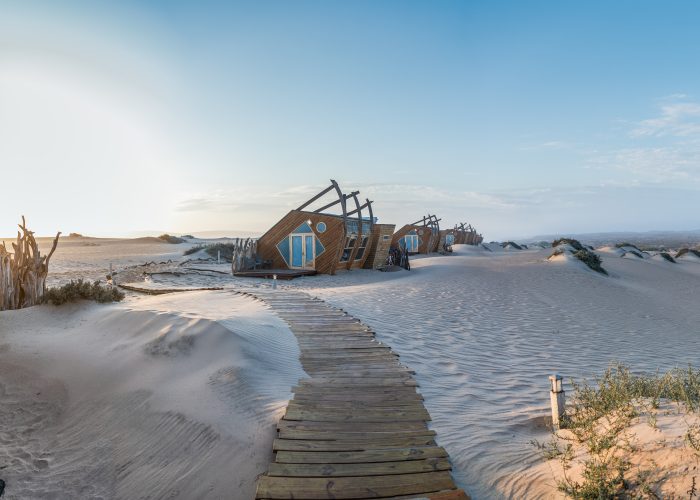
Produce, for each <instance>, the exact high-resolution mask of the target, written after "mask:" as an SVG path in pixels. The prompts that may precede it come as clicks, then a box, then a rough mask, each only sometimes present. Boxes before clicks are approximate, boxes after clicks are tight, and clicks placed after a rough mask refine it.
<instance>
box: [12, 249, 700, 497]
mask: <svg viewBox="0 0 700 500" xmlns="http://www.w3.org/2000/svg"><path fill="white" fill-rule="evenodd" d="M176 247H177V246H176ZM162 248H166V249H168V248H171V247H170V246H169V245H164V246H163V247H162ZM454 248H455V253H454V254H453V255H448V256H421V257H416V258H413V259H412V266H413V270H412V271H410V272H406V271H400V272H395V273H380V272H376V271H362V270H360V271H352V272H349V273H342V274H339V275H337V276H315V277H309V278H301V279H298V280H294V281H292V282H289V283H280V287H292V288H300V289H304V290H307V291H310V292H312V293H314V294H316V295H318V296H321V297H322V298H325V299H326V300H328V301H329V302H331V303H333V304H335V305H338V306H341V307H343V308H345V309H346V310H348V311H349V312H350V313H351V314H353V315H355V316H357V317H359V318H361V319H363V320H364V321H365V322H367V323H368V324H369V325H371V326H372V327H374V329H375V331H376V332H377V335H378V337H379V338H380V339H381V340H383V341H385V342H387V343H388V344H389V345H391V346H392V347H393V348H394V349H395V350H396V351H398V352H399V353H400V354H401V356H402V360H403V362H404V363H406V364H407V365H408V366H410V367H411V368H412V369H414V370H416V371H417V379H418V381H419V382H420V384H421V391H422V392H423V393H424V394H425V397H426V406H427V408H428V410H429V411H430V413H431V415H432V416H433V420H434V421H433V427H434V428H435V429H436V430H437V431H438V441H439V443H440V444H441V445H443V446H445V447H446V448H447V450H448V452H449V453H450V456H451V458H452V461H453V464H454V467H455V470H454V474H455V476H456V479H457V481H458V482H459V484H460V485H461V486H463V487H465V488H466V489H467V490H468V491H469V493H470V494H471V495H473V497H474V498H477V499H479V498H499V497H500V498H557V497H559V496H560V495H559V494H558V493H557V492H556V490H555V486H554V480H553V477H552V474H551V471H550V469H549V467H548V466H544V467H543V464H542V462H541V461H540V456H539V454H538V452H537V451H536V450H535V449H534V448H533V447H532V446H531V445H530V444H529V443H530V440H532V439H538V440H540V441H545V440H547V439H548V436H549V434H548V430H547V429H546V428H545V427H544V426H543V418H542V417H543V416H544V415H546V414H547V412H548V404H549V395H548V381H547V376H548V375H549V374H550V373H552V372H555V371H556V372H559V373H561V374H563V375H564V376H565V377H566V378H569V377H576V378H580V377H590V376H593V375H597V374H599V373H601V372H602V371H603V370H604V368H605V367H606V366H607V365H608V363H609V362H610V361H611V360H619V361H622V362H627V363H629V364H631V365H632V367H633V368H634V369H636V370H648V371H655V370H656V369H657V368H660V369H667V368H671V367H673V366H684V365H686V364H687V363H692V364H693V365H694V366H698V362H697V353H698V352H700V349H699V348H700V336H699V335H698V334H697V332H698V328H697V325H698V324H700V308H698V307H697V296H698V289H699V287H698V285H699V284H700V281H699V279H700V265H699V263H698V262H697V261H696V259H681V260H680V262H679V263H678V264H671V263H667V262H665V261H657V260H656V259H644V260H642V259H638V258H633V259H632V258H630V259H625V258H619V255H616V254H615V252H611V253H610V254H606V253H604V252H602V253H600V255H601V256H602V258H603V266H604V267H605V269H607V270H608V272H609V273H610V276H603V275H600V274H598V273H595V272H593V271H591V270H590V269H588V268H587V267H586V266H585V265H584V264H583V263H581V262H580V261H578V260H577V259H572V258H570V256H564V257H561V258H557V259H553V260H552V261H548V260H547V257H548V256H549V255H550V254H551V252H552V249H543V250H536V249H530V250H524V251H519V252H509V251H504V250H503V249H502V248H500V246H498V245H489V248H490V249H491V251H488V250H487V249H485V248H483V247H469V246H463V245H455V247H454ZM178 251H179V250H178ZM108 257H109V256H108ZM110 258H111V257H110ZM160 258H161V257H160V256H158V257H155V256H154V257H153V260H158V259H160ZM66 259H67V260H70V255H69V254H66ZM149 260H151V257H149ZM94 262H95V263H96V265H98V266H99V265H102V264H100V261H99V259H97V258H96V260H95V261H94ZM212 269H214V267H213V266H212ZM214 270H216V269H214ZM151 279H152V281H153V283H155V286H163V285H168V286H170V285H176V286H188V287H190V286H224V287H227V288H237V287H251V286H260V285H261V284H262V286H270V281H263V280H254V279H237V278H233V277H231V276H226V275H221V274H219V273H207V272H198V274H184V275H172V274H162V275H153V276H152V277H151ZM217 301H221V302H217ZM245 304H246V305H244V303H242V302H240V298H237V297H235V296H232V295H230V292H197V293H187V294H178V295H167V296H162V297H159V298H139V299H136V298H133V297H132V298H130V299H129V302H128V303H127V304H125V305H118V306H86V305H82V306H80V307H72V306H67V308H61V309H55V310H54V309H53V308H50V307H40V308H32V309H29V310H26V311H17V312H11V313H0V344H4V345H9V346H10V347H9V348H8V347H4V348H0V361H2V363H0V373H2V374H3V375H2V376H3V377H6V378H7V380H10V382H2V383H3V384H6V385H7V387H11V388H12V389H11V390H10V391H8V389H5V392H4V393H2V394H3V396H1V397H3V398H5V401H20V402H21V404H19V405H18V406H19V407H21V408H25V409H26V408H35V407H34V406H32V405H30V406H27V404H28V402H29V401H33V400H32V398H33V396H32V395H33V394H35V392H41V394H42V395H46V399H41V400H39V399H38V398H39V396H37V401H36V405H37V406H36V408H37V409H32V410H31V411H30V410H19V409H17V407H13V406H12V405H9V406H8V405H0V412H7V411H8V410H7V408H8V407H12V408H15V410H16V411H15V413H14V414H13V415H14V416H13V417H12V418H13V419H17V421H18V422H19V421H20V420H21V419H25V420H22V422H25V423H22V424H21V425H22V426H32V425H33V426H35V427H36V428H37V429H38V430H37V432H35V433H33V434H29V437H27V436H25V435H24V434H20V435H19V436H15V435H14V434H13V436H8V434H7V433H4V434H0V450H4V451H3V452H4V453H6V454H9V453H10V452H11V453H13V456H15V457H16V456H19V455H17V453H19V454H20V455H21V454H22V453H26V458H22V459H21V460H20V459H18V458H14V459H13V460H14V461H15V462H13V465H12V467H13V469H12V471H14V472H13V474H14V476H13V477H15V478H24V479H22V481H24V483H22V484H25V487H26V488H27V491H33V493H32V495H34V496H35V497H37V496H39V497H40V495H39V494H38V493H37V492H36V489H37V488H40V487H46V488H49V487H55V485H56V484H62V485H63V486H62V487H63V488H65V490H64V491H66V492H71V493H74V492H76V491H78V492H80V495H78V496H87V497H88V498H89V497H90V493H89V491H88V490H83V489H81V488H85V487H86V485H92V486H91V487H92V488H95V489H99V491H96V492H94V493H92V496H93V498H94V497H97V496H98V494H102V493H104V496H105V497H107V498H109V497H110V494H112V495H116V496H117V497H121V498H132V495H135V494H136V492H137V490H140V493H139V494H142V492H144V491H145V492H147V493H149V492H150V493H151V494H152V495H153V496H154V497H158V496H159V495H161V494H167V493H170V491H172V490H169V489H167V488H169V487H170V485H171V483H172V481H175V480H177V483H175V484H174V486H173V488H177V490H178V491H180V495H181V497H182V498H191V497H197V495H198V494H200V493H202V494H203V493H204V492H205V490H204V489H203V488H205V487H206V486H205V485H211V487H212V488H214V489H213V490H212V491H219V492H221V491H225V488H226V487H228V488H229V490H230V485H231V484H232V481H237V480H240V481H242V483H241V485H242V486H241V487H242V488H243V489H240V490H239V492H241V496H240V497H241V498H249V497H250V495H251V494H252V488H253V482H254V476H255V474H257V473H258V472H261V471H262V470H264V468H265V463H266V460H267V459H268V458H269V457H270V449H271V439H272V435H273V422H274V420H275V418H277V417H279V415H280V409H281V407H282V405H283V404H284V401H285V398H287V397H288V396H289V392H288V391H289V387H290V386H291V385H293V384H294V383H295V381H296V379H297V378H298V377H299V376H301V375H302V372H301V369H300V367H299V366H298V362H297V361H296V359H297V351H296V345H295V343H294V341H293V337H291V334H290V333H289V331H288V330H287V329H286V328H285V327H284V326H283V325H282V324H281V323H279V321H278V320H277V319H276V318H275V317H274V316H271V315H270V313H269V312H268V311H266V310H265V309H264V308H263V307H262V306H261V305H260V304H253V305H249V302H245ZM248 307H251V308H253V309H247V308H248ZM129 310H131V312H128V311H129ZM149 311H160V313H159V314H154V313H153V312H149ZM243 319H246V320H249V323H246V325H247V326H245V327H243V328H242V329H237V328H236V327H235V325H236V324H238V322H240V321H242V320H243ZM23 320H26V321H27V324H26V326H25V325H24V324H23V323H22V322H23ZM211 320H216V322H215V323H212V322H211ZM228 321H231V322H232V323H231V324H228V323H227V322H228ZM257 321H262V322H263V327H264V329H266V331H267V332H268V335H266V336H262V337H260V336H259V334H258V333H256V332H258V328H259V326H257V325H256V324H255V322H257ZM172 325H175V326H172ZM265 325H267V326H265ZM222 327H228V329H227V330H224V329H223V328H222ZM200 329H201V331H202V332H206V333H204V334H200ZM230 330H233V331H234V332H236V333H237V334H236V335H231V334H230ZM190 331H191V332H194V333H197V335H196V336H195V337H198V338H201V340H202V341H201V342H195V343H194V345H193V346H190V340H189V338H188V337H186V336H185V337H184V338H182V339H180V338H179V337H181V336H182V335H181V333H178V332H190ZM167 332H169V333H167ZM244 332H249V335H247V336H246V335H244ZM273 332H274V333H273ZM165 333H167V335H166V336H168V335H169V336H170V337H171V338H169V339H167V340H166V341H165V342H163V341H162V340H161V341H157V340H156V338H157V337H158V336H159V335H162V334H165ZM8 349H9V350H8ZM146 352H150V354H146ZM184 352H189V354H184ZM10 364H12V365H14V366H16V365H18V364H21V365H22V366H23V367H25V369H26V370H30V371H31V373H30V374H28V375H26V376H25V375H21V374H20V375H17V374H19V373H20V370H19V369H8V368H5V367H7V366H9V365H10ZM227 367H228V368H230V369H229V370H228V371H227ZM6 373H9V375H8V374H6ZM217 374H219V375H217ZM12 377H15V378H14V379H13V378H12ZM3 380H4V379H3ZM12 380H15V382H11V381H12ZM212 380H218V381H222V380H223V382H212ZM36 387H39V389H37V390H35V388H36ZM203 388H204V389H203ZM224 388H225V389H224ZM18 391H23V394H24V395H22V396H21V397H20V396H12V397H11V398H8V397H7V396H6V394H7V393H11V394H16V393H17V392H18ZM42 397H43V396H42ZM139 398H144V400H145V402H143V401H144V400H142V399H139ZM32 404H33V403H32ZM98 409H99V411H98ZM21 411H25V413H21ZM6 414H7V413H2V418H6V417H5V416H4V415H6ZM34 414H36V415H37V416H36V417H34V416H32V415H34ZM42 415H45V416H42ZM175 415H180V416H181V417H175ZM168 418H170V420H167V419H168ZM42 419H43V420H42ZM179 419H181V420H179ZM258 421H259V422H260V424H258ZM36 422H40V423H36ZM164 422H169V423H167V424H166V423H164ZM159 423H160V424H161V425H162V426H161V427H157V426H158V425H159ZM18 425H19V424H18ZM199 426H201V427H199ZM200 428H201V429H207V431H206V432H205V434H206V435H208V434H207V433H208V432H209V431H210V430H211V432H213V433H215V434H214V435H215V436H216V439H213V440H212V441H206V442H201V443H200V442H197V443H196V444H193V445H192V446H193V447H195V448H196V447H197V446H199V448H198V449H196V450H195V451H194V452H193V451H191V450H189V451H188V450H185V449H182V448H179V447H178V446H180V444H181V441H182V440H185V441H186V442H189V441H188V440H197V439H199V438H197V437H196V436H197V435H198V429H200ZM41 429H47V430H46V431H43V430H41ZM127 431H128V432H127ZM3 432H5V431H3ZM53 435H57V438H56V439H55V440H54V441H52V440H51V436H53ZM152 435H153V436H158V437H153V436H152ZM164 436H165V437H164ZM168 436H177V439H176V440H175V442H171V441H170V440H168V439H166V438H167V437H168ZM127 437H128V439H127ZM115 442H116V443H117V444H114V443H115ZM75 443H79V444H75ZM76 447H77V448H79V449H80V451H79V452H78V451H76ZM151 449H155V452H154V453H155V454H151V453H149V452H148V451H146V450H151ZM8 450H11V451H8ZM17 450H19V452H17ZM173 450H175V451H174V452H173ZM243 450H245V453H244V452H243ZM151 455H152V456H151ZM21 456H24V455H21ZM45 457H49V458H45ZM100 457H102V458H100ZM104 457H111V458H104ZM166 457H167V458H166ZM2 460H3V459H2V458H0V461H2ZM5 460H7V459H5ZM41 460H47V463H46V464H44V463H43V462H40V461H41ZM130 460H131V461H130ZM35 461H38V462H36V463H35ZM222 464H224V465H222ZM0 466H1V464H0ZM0 477H1V478H3V479H7V477H9V473H6V472H4V471H3V470H2V469H0ZM62 478H69V479H68V480H66V481H65V482H61V481H63V479H62ZM190 480H191V481H190ZM190 483H192V484H190ZM11 484H15V483H11ZM32 489H33V490H32ZM86 492H87V493H86ZM110 492H111V493H110ZM207 493H208V491H207ZM244 493H245V494H244ZM8 494H9V495H12V494H14V495H17V493H12V490H11V489H10V487H8ZM69 496H70V495H69ZM210 496H213V497H214V498H216V495H214V494H211V495H210ZM224 497H226V498H229V497H231V494H228V495H224ZM9 498H26V495H19V496H15V497H11V496H10V497H9ZM30 498H31V495H30ZM137 498H138V496H137ZM234 498H235V496H234Z"/></svg>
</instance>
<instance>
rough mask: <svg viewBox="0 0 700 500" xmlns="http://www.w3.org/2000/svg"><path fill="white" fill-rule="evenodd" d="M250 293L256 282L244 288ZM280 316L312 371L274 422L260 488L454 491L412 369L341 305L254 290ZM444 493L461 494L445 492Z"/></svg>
mask: <svg viewBox="0 0 700 500" xmlns="http://www.w3.org/2000/svg"><path fill="white" fill-rule="evenodd" d="M251 295H253V296H255V295H256V292H251ZM257 296H259V297H262V298H263V299H265V300H266V301H267V303H268V304H269V305H271V307H272V308H273V310H275V311H276V312H277V314H278V315H279V316H280V317H281V318H282V319H283V320H284V321H286V322H287V324H288V325H289V326H290V328H291V330H292V332H293V333H294V334H295V335H296V337H297V339H298V343H299V348H300V350H301V355H300V361H301V363H302V366H303V368H304V369H305V370H306V373H307V374H308V375H309V378H304V379H301V380H300V381H299V382H298V383H297V385H296V386H295V387H293V388H292V391H293V392H294V397H293V399H292V400H291V401H290V402H289V404H288V405H287V408H286V411H285V416H284V417H283V418H282V419H281V420H280V421H279V423H278V425H277V429H278V437H277V438H276V439H275V440H274V443H273V450H274V452H275V458H274V460H275V461H274V462H273V463H271V464H270V466H269V469H268V473H267V474H266V475H264V476H261V477H260V478H259V480H258V491H257V494H256V497H257V498H269V499H275V498H298V499H304V498H306V499H309V500H310V499H315V498H338V499H341V498H346V499H353V498H358V499H359V498H377V497H384V498H386V497H396V498H411V496H413V498H415V495H421V497H423V498H426V497H427V495H430V494H433V493H436V494H437V493H438V492H445V491H458V490H456V487H455V485H454V483H453V481H452V478H451V476H450V473H449V471H450V470H451V466H450V462H449V460H448V457H447V453H446V452H445V450H444V449H443V448H441V447H438V446H437V445H436V444H435V437H436V436H435V431H432V430H430V429H428V427H427V422H428V421H429V420H430V414H429V413H428V411H427V410H426V409H425V407H424V406H423V396H422V395H421V394H420V393H418V392H417V390H416V389H417V383H416V381H415V379H414V378H413V375H414V372H413V371H411V370H410V369H409V368H407V367H406V366H404V365H403V364H401V362H400V360H399V356H398V354H397V353H395V352H393V351H392V350H391V348H390V346H388V345H386V344H384V343H382V342H380V341H378V340H377V339H376V335H375V333H374V332H373V331H372V330H371V328H370V327H368V326H367V325H364V324H362V323H361V322H360V321H358V320H356V319H355V318H353V317H352V316H350V315H348V314H347V313H346V312H345V311H342V310H340V309H337V308H333V307H330V306H327V305H326V304H325V303H324V302H323V301H321V300H318V299H315V298H313V299H312V298H310V297H308V296H303V295H301V294H298V293H296V292H285V291H276V292H272V291H271V290H263V291H260V293H259V294H257ZM442 500H463V499H461V498H457V497H456V498H454V499H452V498H449V497H448V498H445V499H442Z"/></svg>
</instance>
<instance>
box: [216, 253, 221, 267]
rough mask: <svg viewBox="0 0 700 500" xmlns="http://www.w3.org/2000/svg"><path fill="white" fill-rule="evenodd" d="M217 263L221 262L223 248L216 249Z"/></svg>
mask: <svg viewBox="0 0 700 500" xmlns="http://www.w3.org/2000/svg"><path fill="white" fill-rule="evenodd" d="M216 263H217V264H221V250H217V251H216Z"/></svg>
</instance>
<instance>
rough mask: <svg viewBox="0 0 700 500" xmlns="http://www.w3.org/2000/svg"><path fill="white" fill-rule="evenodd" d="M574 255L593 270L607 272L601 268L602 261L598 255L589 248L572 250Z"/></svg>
mask: <svg viewBox="0 0 700 500" xmlns="http://www.w3.org/2000/svg"><path fill="white" fill-rule="evenodd" d="M574 257H576V258H577V259H578V260H580V261H581V262H583V263H584V264H586V265H587V266H588V267H590V268H591V269H593V270H594V271H596V272H599V273H601V274H605V275H607V274H608V272H607V271H606V270H605V269H603V266H602V265H601V264H602V262H603V261H602V260H601V259H600V257H598V255H596V254H594V253H593V252H591V251H590V250H586V249H585V248H584V249H581V250H579V251H577V252H574Z"/></svg>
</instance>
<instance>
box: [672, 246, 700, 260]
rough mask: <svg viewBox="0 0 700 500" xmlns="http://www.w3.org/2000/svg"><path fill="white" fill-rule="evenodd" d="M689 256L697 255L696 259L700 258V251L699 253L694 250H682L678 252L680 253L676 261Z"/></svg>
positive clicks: (677, 254)
mask: <svg viewBox="0 0 700 500" xmlns="http://www.w3.org/2000/svg"><path fill="white" fill-rule="evenodd" d="M687 254H690V255H695V256H696V257H700V251H698V250H695V249H693V248H681V249H680V250H678V253H676V259H677V258H678V257H683V256H684V255H687Z"/></svg>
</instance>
